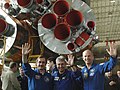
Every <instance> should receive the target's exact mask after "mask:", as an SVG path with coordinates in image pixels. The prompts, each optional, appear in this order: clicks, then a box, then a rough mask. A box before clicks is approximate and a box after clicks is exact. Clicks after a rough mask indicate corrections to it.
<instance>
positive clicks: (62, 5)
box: [53, 0, 70, 16]
mask: <svg viewBox="0 0 120 90" xmlns="http://www.w3.org/2000/svg"><path fill="white" fill-rule="evenodd" d="M69 9H70V6H69V4H68V2H67V1H65V0H59V1H57V2H55V4H54V6H53V11H54V13H55V14H57V15H58V16H64V15H65V14H66V13H67V12H68V11H69Z"/></svg>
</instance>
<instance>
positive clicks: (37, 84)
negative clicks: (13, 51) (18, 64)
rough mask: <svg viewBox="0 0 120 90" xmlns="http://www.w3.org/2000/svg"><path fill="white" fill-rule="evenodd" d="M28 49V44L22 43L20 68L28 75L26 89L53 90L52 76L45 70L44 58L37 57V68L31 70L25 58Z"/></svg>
mask: <svg viewBox="0 0 120 90" xmlns="http://www.w3.org/2000/svg"><path fill="white" fill-rule="evenodd" d="M30 51H31V49H30V44H28V43H25V45H22V63H23V64H22V68H23V70H24V72H25V74H26V75H27V77H28V88H29V89H28V90H53V88H52V87H53V78H52V76H51V74H50V73H47V72H46V70H45V66H46V59H45V58H44V57H38V58H37V59H36V66H37V69H35V70H33V69H31V66H30V64H29V63H28V59H27V56H28V53H29V52H30Z"/></svg>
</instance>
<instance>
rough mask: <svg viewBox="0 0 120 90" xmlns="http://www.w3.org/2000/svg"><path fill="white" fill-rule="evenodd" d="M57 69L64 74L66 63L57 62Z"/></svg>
mask: <svg viewBox="0 0 120 90" xmlns="http://www.w3.org/2000/svg"><path fill="white" fill-rule="evenodd" d="M56 65H57V69H58V71H59V73H60V74H62V73H64V71H65V69H66V63H65V61H56Z"/></svg>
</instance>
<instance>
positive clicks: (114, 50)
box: [106, 42, 117, 57]
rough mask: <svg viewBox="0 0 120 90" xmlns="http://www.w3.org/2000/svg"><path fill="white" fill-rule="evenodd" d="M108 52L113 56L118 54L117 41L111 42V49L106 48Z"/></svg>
mask: <svg viewBox="0 0 120 90" xmlns="http://www.w3.org/2000/svg"><path fill="white" fill-rule="evenodd" d="M106 51H107V52H108V54H109V55H110V56H112V57H116V56H117V46H116V43H115V42H110V45H109V49H106Z"/></svg>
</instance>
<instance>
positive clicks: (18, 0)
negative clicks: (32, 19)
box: [17, 0, 31, 7]
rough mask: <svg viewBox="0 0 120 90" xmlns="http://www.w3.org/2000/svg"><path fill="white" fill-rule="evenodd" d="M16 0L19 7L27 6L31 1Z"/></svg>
mask: <svg viewBox="0 0 120 90" xmlns="http://www.w3.org/2000/svg"><path fill="white" fill-rule="evenodd" d="M17 2H18V4H19V5H20V6H21V7H27V6H28V5H29V4H30V3H31V0H17Z"/></svg>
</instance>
